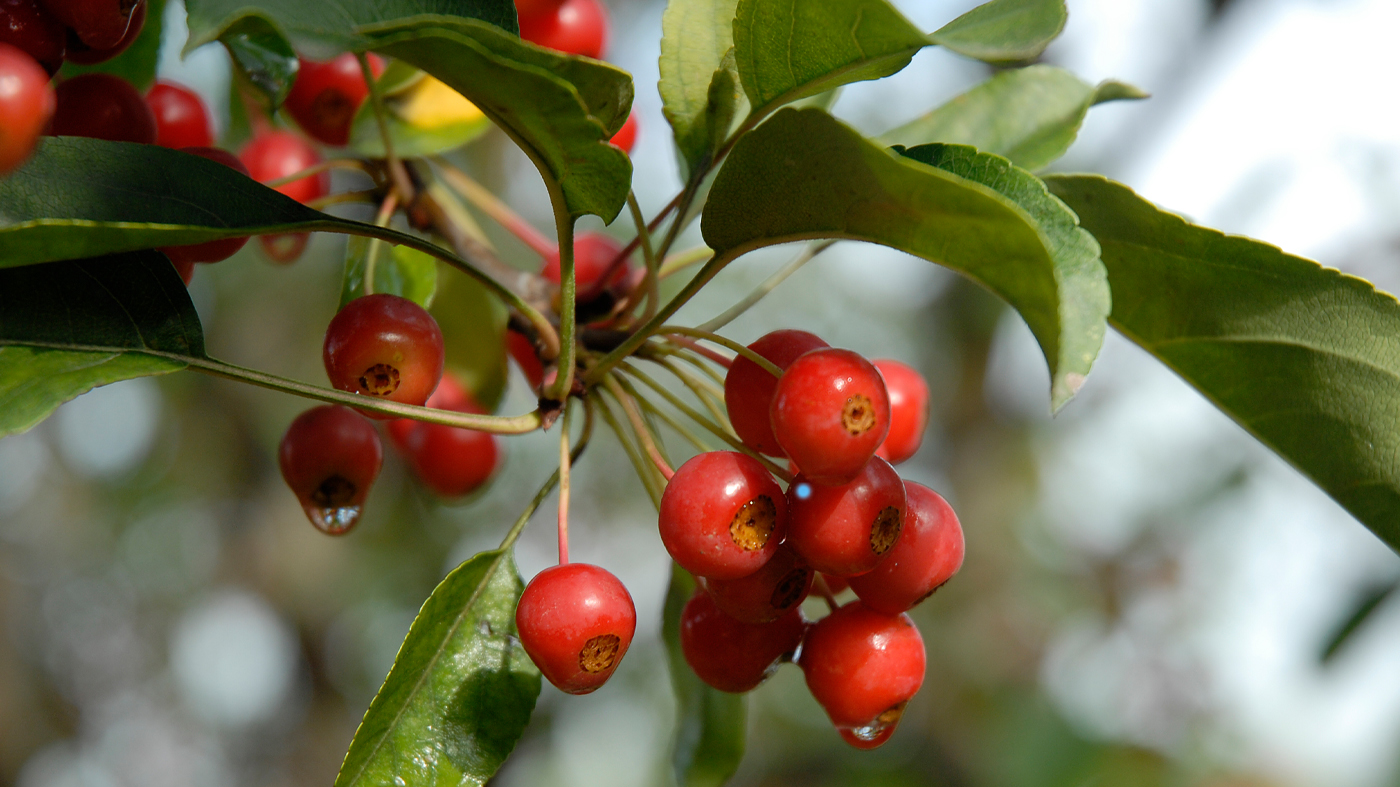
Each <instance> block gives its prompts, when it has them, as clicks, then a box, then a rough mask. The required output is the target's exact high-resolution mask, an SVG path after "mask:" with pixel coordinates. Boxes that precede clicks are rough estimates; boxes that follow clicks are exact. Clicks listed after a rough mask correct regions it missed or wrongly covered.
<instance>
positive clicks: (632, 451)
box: [593, 393, 661, 508]
mask: <svg viewBox="0 0 1400 787" xmlns="http://www.w3.org/2000/svg"><path fill="white" fill-rule="evenodd" d="M593 398H594V400H595V401H596V402H597V404H598V413H599V414H600V415H602V416H603V420H604V421H606V422H607V424H608V427H609V428H610V429H612V430H613V434H615V435H617V441H618V442H619V443H621V444H622V450H623V452H625V453H626V454H627V458H628V459H629V460H630V461H631V462H632V469H633V470H635V471H636V473H637V480H638V481H641V482H642V488H643V489H645V490H646V491H647V496H648V497H650V498H651V504H652V505H653V506H656V507H657V508H660V507H661V490H660V489H659V488H658V487H657V485H656V475H655V473H656V468H654V467H652V466H651V465H650V464H648V463H647V462H646V460H644V459H642V455H641V454H640V453H639V452H638V451H637V449H636V447H635V446H633V445H632V442H631V441H630V440H628V439H627V435H626V433H625V432H624V431H623V429H622V424H620V423H618V420H617V417H616V416H614V415H613V412H612V408H610V407H608V403H607V402H606V401H604V400H603V397H602V395H601V394H597V393H595V394H593Z"/></svg>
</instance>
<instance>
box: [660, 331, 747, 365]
mask: <svg viewBox="0 0 1400 787" xmlns="http://www.w3.org/2000/svg"><path fill="white" fill-rule="evenodd" d="M666 340H667V342H668V343H670V344H676V345H679V346H681V347H684V348H686V349H687V350H690V351H691V352H693V353H695V354H696V355H698V356H700V357H702V358H706V359H709V360H710V361H712V362H714V363H715V364H717V365H719V366H723V367H724V368H725V369H728V368H729V367H730V366H733V365H734V359H733V358H730V357H728V356H726V355H721V354H719V353H717V352H715V351H714V350H711V349H710V348H709V347H706V346H704V345H703V344H701V343H700V342H697V341H695V340H693V339H687V338H685V337H684V336H668V337H666Z"/></svg>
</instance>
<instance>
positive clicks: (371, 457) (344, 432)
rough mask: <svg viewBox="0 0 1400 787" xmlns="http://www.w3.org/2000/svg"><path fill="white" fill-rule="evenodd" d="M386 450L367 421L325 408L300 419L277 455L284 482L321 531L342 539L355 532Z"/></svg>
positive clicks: (335, 407)
mask: <svg viewBox="0 0 1400 787" xmlns="http://www.w3.org/2000/svg"><path fill="white" fill-rule="evenodd" d="M383 462H384V451H383V448H382V447H381V446H380V444H379V434H378V433H377V432H375V431H374V426H373V425H371V424H370V422H369V421H367V420H365V419H364V417H363V416H361V415H359V414H358V413H356V412H355V411H354V410H351V409H350V408H348V407H344V406H341V405H322V406H320V407H313V408H311V409H310V410H307V411H306V412H304V413H302V414H301V415H299V416H297V418H296V420H295V421H292V425H291V426H289V427H287V433H286V434H285V435H284V436H283V437H282V445H281V447H280V448H279V449H278V451H277V464H278V466H279V467H281V469H282V478H283V480H285V481H286V482H287V486H289V487H291V488H292V491H293V492H294V493H296V496H297V500H299V501H301V506H302V509H303V510H304V511H306V518H307V519H310V520H311V524H313V525H315V526H316V529H317V530H320V531H321V532H323V533H327V534H329V535H333V536H336V535H341V534H343V533H346V532H348V531H349V530H350V528H352V527H354V525H355V523H356V522H358V521H359V519H360V510H361V509H362V507H363V506H364V503H365V497H366V496H367V495H368V494H369V488H370V486H371V485H372V484H373V483H374V479H375V477H376V476H378V475H379V468H380V466H381V465H382V464H383Z"/></svg>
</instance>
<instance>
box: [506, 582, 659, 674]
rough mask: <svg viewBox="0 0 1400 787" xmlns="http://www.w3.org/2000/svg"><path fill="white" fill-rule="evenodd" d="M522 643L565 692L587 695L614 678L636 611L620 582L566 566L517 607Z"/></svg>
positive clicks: (538, 584)
mask: <svg viewBox="0 0 1400 787" xmlns="http://www.w3.org/2000/svg"><path fill="white" fill-rule="evenodd" d="M515 626H516V629H517V630H518V631H519V632H520V644H521V645H522V646H524V648H525V652H526V653H527V654H529V656H530V660H531V661H534V662H535V666H536V667H539V668H540V672H542V673H544V676H545V677H546V678H548V679H549V682H550V683H552V684H554V685H555V687H557V688H558V689H559V690H560V691H564V692H567V693H569V694H588V693H589V692H592V691H595V690H596V689H597V688H598V687H599V686H602V685H603V684H604V683H606V682H607V680H608V678H610V677H612V674H613V670H615V669H617V665H618V663H619V662H621V661H622V657H623V656H624V655H626V653H627V647H628V646H629V645H631V644H632V635H633V633H635V631H636V629H637V610H636V607H635V606H633V604H632V596H631V595H630V594H629V593H628V592H627V588H625V587H623V585H622V583H621V582H619V581H618V579H617V577H615V576H613V575H612V574H611V573H609V572H608V571H606V570H605V569H602V568H599V567H598V566H594V565H589V564H587V563H567V564H564V565H561V566H553V567H551V568H547V569H545V570H544V571H541V572H540V573H539V574H537V575H536V576H535V578H534V579H532V580H530V584H529V585H528V586H526V588H525V592H524V593H522V594H521V596H520V602H519V603H518V604H517V605H516V608H515Z"/></svg>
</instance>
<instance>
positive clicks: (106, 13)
mask: <svg viewBox="0 0 1400 787" xmlns="http://www.w3.org/2000/svg"><path fill="white" fill-rule="evenodd" d="M145 4H146V3H145V0H44V5H45V7H47V8H48V10H49V13H51V14H53V15H54V17H55V18H56V19H58V21H60V22H62V23H63V24H64V25H66V26H67V27H69V28H71V29H72V30H73V33H74V34H75V35H76V36H77V38H78V39H79V40H80V41H82V43H84V44H86V45H87V46H89V47H92V48H93V49H111V48H112V47H114V46H116V45H117V44H119V43H120V42H121V40H122V38H123V37H125V36H126V31H127V30H128V29H129V28H130V27H131V22H132V17H133V16H134V15H135V13H136V9H137V7H138V6H144V5H145Z"/></svg>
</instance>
